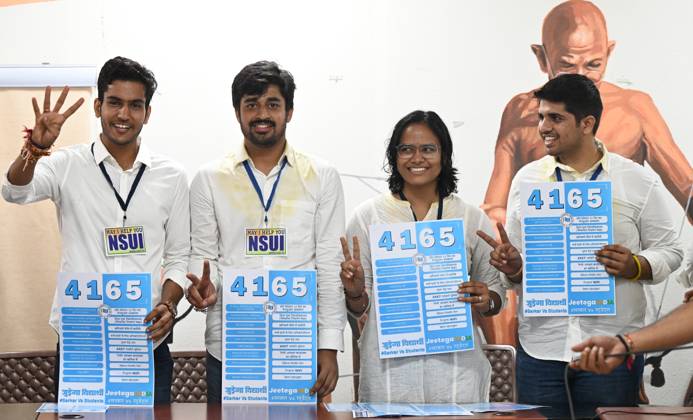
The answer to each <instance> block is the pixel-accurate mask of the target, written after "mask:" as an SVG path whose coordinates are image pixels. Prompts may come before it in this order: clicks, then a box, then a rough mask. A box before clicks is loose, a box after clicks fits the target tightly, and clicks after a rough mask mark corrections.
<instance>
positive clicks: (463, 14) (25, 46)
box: [0, 0, 693, 404]
mask: <svg viewBox="0 0 693 420" xmlns="http://www.w3.org/2000/svg"><path fill="white" fill-rule="evenodd" d="M555 4H557V2H555V1H547V0H542V1H526V2H517V1H511V0H506V1H455V0H448V1H437V0H429V1H423V0H418V1H415V0H380V1H369V0H354V1H334V0H324V1H310V2H309V1H300V0H299V1H291V2H287V1H282V0H266V1H263V2H226V3H224V5H221V4H219V3H218V2H213V1H204V0H198V1H195V2H192V3H183V2H171V1H146V2H144V1H133V0H119V1H107V0H74V1H55V2H48V3H39V4H30V5H25V6H15V7H6V8H0V39H2V41H3V42H2V49H1V50H0V65H2V64H37V63H42V62H49V63H53V64H91V65H96V66H99V67H100V65H101V64H102V63H103V62H104V61H105V60H106V59H108V58H110V57H112V56H115V55H124V56H127V57H131V58H134V59H136V60H138V61H140V62H142V63H143V64H145V65H147V66H148V67H149V68H151V69H152V70H153V71H154V72H155V73H156V75H157V79H158V80H159V83H160V89H159V92H158V94H157V96H156V97H155V98H154V101H153V104H152V106H153V113H152V118H151V122H150V123H149V125H148V126H147V128H146V129H145V131H144V132H143V135H144V138H145V141H146V142H147V143H148V144H149V145H150V146H151V147H152V148H153V149H155V150H157V151H160V152H164V153H166V154H168V155H169V156H171V157H173V158H175V159H177V160H179V161H180V162H182V163H183V164H184V165H185V167H186V168H187V169H188V171H189V173H190V175H191V176H192V175H193V174H194V172H195V170H196V168H197V167H199V166H200V165H201V164H202V163H203V162H206V161H208V160H211V159H214V158H216V157H217V156H219V155H221V154H223V153H224V152H226V151H228V150H229V149H230V148H232V147H233V146H234V145H235V144H237V143H238V142H240V141H241V139H242V138H241V134H240V130H239V129H238V126H237V123H236V121H235V118H234V114H233V108H232V104H231V94H230V85H231V81H232V79H233V77H234V75H235V74H236V73H237V72H238V71H239V70H240V68H241V67H242V66H243V65H245V64H247V63H250V62H252V61H256V60H259V59H271V60H276V61H278V62H279V63H280V64H281V65H282V66H283V67H285V68H287V69H289V70H290V71H291V72H292V73H293V74H294V76H295V78H296V82H297V85H298V90H297V92H296V98H295V112H294V118H293V121H292V122H291V123H290V126H289V129H288V138H289V140H290V141H291V142H292V143H293V144H294V145H295V146H297V147H299V148H301V149H303V150H307V151H310V152H311V153H313V154H316V155H319V156H322V157H324V158H326V159H328V160H330V161H331V162H332V163H333V164H335V165H336V167H337V168H338V169H339V170H340V171H341V172H343V173H348V174H360V175H367V176H383V173H382V171H381V167H382V163H383V151H384V142H385V140H386V139H387V137H388V135H389V134H390V130H391V129H392V127H393V125H394V123H395V122H396V121H397V120H398V119H399V118H400V117H401V116H403V115H404V114H406V113H407V112H409V111H411V110H413V109H417V108H422V109H433V110H436V111H437V112H439V113H440V114H441V116H442V117H443V118H444V120H445V121H446V122H447V123H448V126H449V127H450V129H451V133H452V136H453V140H454V141H455V147H456V152H457V153H456V164H457V167H458V168H460V169H461V178H462V182H461V185H460V187H461V193H462V195H463V196H464V197H465V199H466V200H467V201H469V202H471V203H481V201H482V199H483V195H484V192H485V189H486V185H487V183H488V178H489V176H490V173H491V168H492V163H493V161H492V158H493V147H494V144H495V139H496V135H497V132H498V124H499V120H500V114H501V111H502V109H503V107H504V106H505V104H506V102H507V101H508V99H509V98H510V97H511V96H512V95H514V94H515V93H518V92H520V91H526V90H529V89H530V88H533V87H536V86H538V85H540V84H541V83H542V82H544V81H545V76H544V75H543V74H542V73H541V72H540V71H539V69H538V67H537V64H536V61H535V59H534V57H533V56H532V54H531V52H530V48H529V45H530V44H532V43H537V42H540V28H541V22H542V19H543V17H544V15H545V14H546V13H547V12H548V10H549V9H550V8H551V7H553V5H555ZM597 4H598V5H599V6H600V8H601V9H602V11H603V12H604V14H605V15H606V18H607V22H608V26H609V34H610V37H611V38H612V39H615V40H616V41H617V47H616V50H615V52H614V54H613V56H612V58H611V60H610V61H609V67H608V71H607V79H608V80H610V81H612V82H615V83H619V84H621V85H622V86H624V87H631V88H635V89H640V90H643V91H645V92H648V93H649V94H650V95H651V96H652V97H653V98H654V100H655V102H656V103H657V105H658V107H659V110H660V112H661V113H662V114H663V116H664V118H665V120H666V121H667V122H668V124H669V127H670V129H671V131H672V132H673V135H674V137H675V139H676V140H677V142H678V144H679V145H680V146H681V147H682V149H683V150H684V153H686V155H687V156H688V157H689V160H690V157H691V155H692V153H691V152H692V151H693V138H692V136H693V134H692V132H691V130H690V129H689V121H690V119H691V115H690V114H691V108H690V98H691V97H693V72H692V71H691V68H693V49H691V47H690V40H691V39H693V28H692V27H691V26H690V25H689V22H690V18H691V17H692V16H693V3H691V2H677V1H657V2H655V1H653V0H649V1H645V0H639V1H629V2H622V1H617V0H611V1H600V2H597ZM335 78H337V79H340V80H339V81H332V80H331V79H335ZM27 106H29V105H28V104H27ZM84 108H85V109H84V110H83V111H82V112H87V110H86V108H89V107H84ZM0 112H1V110H0ZM97 130H98V124H97V122H96V120H95V122H94V135H95V134H96V133H98V131H97ZM87 140H88V139H85V141H87ZM343 182H344V187H345V191H346V197H347V198H346V202H347V214H350V213H351V211H352V209H353V208H354V207H355V205H357V204H358V203H360V202H361V201H363V200H365V199H366V198H368V197H370V196H372V195H373V194H374V193H373V191H371V190H370V189H369V188H367V187H366V186H364V185H363V184H362V183H361V182H360V181H358V180H357V179H353V178H344V179H343ZM372 184H373V185H374V186H375V187H376V188H377V189H379V190H381V191H382V190H384V189H385V184H384V183H382V182H378V181H375V182H372ZM671 209H672V212H674V214H675V215H676V217H681V211H680V209H678V207H677V206H676V205H675V204H674V202H673V199H672V200H671ZM686 229H687V230H690V227H688V226H687V225H686ZM687 235H690V233H687ZM689 238H690V236H689ZM682 293H683V289H682V288H681V287H680V286H679V285H676V284H673V283H672V284H670V285H669V288H668V290H667V293H666V296H665V305H664V307H665V310H668V309H670V308H672V307H673V306H675V305H676V304H678V303H679V302H680V298H681V296H682ZM203 330H204V323H203V320H202V318H201V316H200V315H199V314H193V315H191V317H190V318H189V319H188V320H186V321H185V323H183V324H181V325H180V326H179V327H178V328H177V334H176V343H175V346H174V348H176V349H201V348H203V338H202V337H203ZM347 332H348V328H347ZM347 343H348V342H347ZM691 360H693V358H691V353H690V352H688V353H687V354H685V355H684V354H672V355H671V356H669V357H668V358H667V359H665V361H666V362H665V371H666V372H667V374H668V375H669V377H668V378H667V379H668V383H667V387H666V388H664V390H663V391H654V390H652V391H650V395H651V397H652V400H653V401H654V402H657V403H660V404H678V403H680V402H681V399H682V396H683V393H684V392H685V387H686V385H687V381H688V378H689V377H690V375H691V371H692V369H693V363H691ZM340 363H341V366H342V371H343V372H346V371H349V370H350V366H351V365H350V354H349V352H346V353H345V354H344V355H343V357H342V358H341V361H340ZM350 385H351V379H346V380H342V381H341V382H340V385H339V389H338V392H337V393H336V400H338V401H346V400H348V399H349V398H350V392H351V389H350Z"/></svg>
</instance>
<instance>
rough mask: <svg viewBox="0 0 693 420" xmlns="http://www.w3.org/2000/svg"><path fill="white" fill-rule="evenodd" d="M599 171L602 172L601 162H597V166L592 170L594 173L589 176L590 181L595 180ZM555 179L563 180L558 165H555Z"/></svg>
mask: <svg viewBox="0 0 693 420" xmlns="http://www.w3.org/2000/svg"><path fill="white" fill-rule="evenodd" d="M600 173H602V164H601V163H600V164H599V166H597V169H595V170H594V173H593V174H592V176H591V177H590V181H594V180H596V179H597V177H598V176H599V174H600ZM556 181H558V182H563V176H562V175H561V168H559V167H558V166H556Z"/></svg>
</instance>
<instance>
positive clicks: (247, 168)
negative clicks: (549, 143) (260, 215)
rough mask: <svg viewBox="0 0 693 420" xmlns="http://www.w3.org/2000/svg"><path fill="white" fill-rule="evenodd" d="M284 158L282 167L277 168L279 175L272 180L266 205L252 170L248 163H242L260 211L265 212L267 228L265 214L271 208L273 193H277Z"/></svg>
mask: <svg viewBox="0 0 693 420" xmlns="http://www.w3.org/2000/svg"><path fill="white" fill-rule="evenodd" d="M287 161H288V160H287V158H286V156H284V159H283V160H282V166H281V167H280V168H279V173H278V174H277V179H275V180H274V185H272V192H271V193H270V196H269V198H268V199H267V203H266V204H265V198H264V197H263V196H262V190H261V189H260V185H258V183H257V179H255V175H253V170H252V169H251V168H250V163H248V161H247V160H245V161H243V167H244V168H245V171H246V172H247V173H248V178H250V182H251V183H252V184H253V188H255V192H256V193H257V196H258V197H260V203H261V204H262V209H263V210H265V226H267V213H268V212H269V209H270V207H272V200H274V193H275V192H276V191H277V185H279V178H281V176H282V171H283V170H284V167H285V166H286V162H287Z"/></svg>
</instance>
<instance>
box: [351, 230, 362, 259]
mask: <svg viewBox="0 0 693 420" xmlns="http://www.w3.org/2000/svg"><path fill="white" fill-rule="evenodd" d="M352 241H353V242H354V259H355V260H361V246H360V245H359V238H357V237H356V235H354V237H353V238H352Z"/></svg>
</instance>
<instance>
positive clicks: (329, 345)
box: [188, 61, 346, 403]
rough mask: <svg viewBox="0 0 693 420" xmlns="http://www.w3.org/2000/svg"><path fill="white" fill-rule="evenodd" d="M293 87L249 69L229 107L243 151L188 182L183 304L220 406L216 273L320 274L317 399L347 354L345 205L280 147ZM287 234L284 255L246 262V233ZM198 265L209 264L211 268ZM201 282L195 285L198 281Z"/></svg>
mask: <svg viewBox="0 0 693 420" xmlns="http://www.w3.org/2000/svg"><path fill="white" fill-rule="evenodd" d="M295 87H296V86H295V84H294V80H293V77H292V76H291V74H290V73H289V72H288V71H286V70H283V69H280V68H279V66H277V64H276V63H273V62H267V61H260V62H257V63H253V64H250V65H248V66H246V67H244V68H243V70H241V72H240V73H238V75H236V77H235V79H234V81H233V85H232V97H233V98H232V99H233V106H234V109H235V111H236V119H237V120H238V123H239V124H240V127H241V131H242V133H243V144H242V145H240V147H238V149H237V150H236V151H235V152H232V153H230V154H229V155H227V156H226V157H225V158H223V159H221V160H217V161H214V162H211V163H209V164H207V165H205V166H204V167H202V169H200V171H199V173H198V174H197V175H196V176H195V178H194V179H193V182H192V185H191V187H190V203H191V209H190V211H191V220H192V226H191V229H192V231H191V240H192V258H191V274H189V275H188V277H189V278H190V280H192V282H193V285H191V286H190V288H189V289H188V300H190V302H191V303H192V304H193V305H194V306H195V307H196V308H197V309H199V310H206V309H208V312H207V329H206V332H205V344H206V347H207V385H208V388H207V395H208V401H209V402H217V403H218V402H220V401H221V399H222V393H221V384H222V376H221V375H222V365H221V360H222V345H221V341H222V326H223V324H222V319H221V318H222V312H223V311H222V305H221V299H218V296H217V294H218V293H221V285H222V280H221V274H222V273H221V272H220V267H236V268H244V269H261V268H270V267H271V268H272V269H295V270H310V269H315V270H317V289H318V320H317V321H318V378H317V381H316V382H315V384H314V386H313V387H312V389H311V391H310V392H311V394H313V393H317V394H318V398H322V397H323V396H325V395H327V394H329V393H330V392H332V391H333V390H334V388H335V386H336V384H337V377H338V369H337V350H340V351H342V350H343V349H344V343H343V337H342V332H343V329H344V324H345V322H346V312H345V309H344V308H345V305H344V292H343V289H342V283H341V281H340V279H339V270H340V262H341V259H340V257H341V253H340V251H341V250H340V242H339V238H340V236H343V235H344V195H343V192H342V184H341V181H340V179H339V174H338V173H337V171H336V170H335V169H334V168H333V167H331V166H329V165H328V164H327V163H325V162H324V161H322V160H319V159H317V158H314V157H311V156H308V155H306V154H303V153H301V152H298V151H296V150H294V149H293V148H292V147H291V146H290V145H289V144H288V143H287V141H286V137H285V134H286V125H287V123H288V122H289V121H291V116H292V115H293V97H294V90H295ZM271 227H281V228H285V232H286V233H285V235H286V237H285V243H286V244H287V250H286V253H285V254H284V255H250V253H248V252H246V251H247V249H246V241H245V238H246V228H271ZM205 260H208V261H209V263H208V262H207V261H205ZM198 276H199V277H198Z"/></svg>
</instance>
